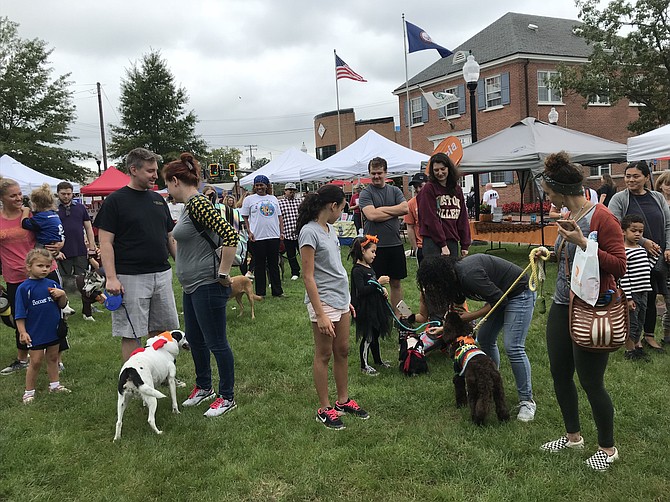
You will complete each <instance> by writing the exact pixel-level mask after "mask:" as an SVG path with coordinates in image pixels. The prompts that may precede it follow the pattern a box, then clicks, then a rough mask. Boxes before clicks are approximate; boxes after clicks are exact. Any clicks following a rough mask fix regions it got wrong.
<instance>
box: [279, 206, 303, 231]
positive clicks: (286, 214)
mask: <svg viewBox="0 0 670 502" xmlns="http://www.w3.org/2000/svg"><path fill="white" fill-rule="evenodd" d="M301 202H302V199H299V198H298V197H293V198H292V199H287V198H286V197H282V198H281V199H279V207H280V208H281V216H282V218H283V219H284V239H286V240H288V241H297V240H298V236H297V235H296V234H295V227H296V223H297V222H298V206H300V203H301Z"/></svg>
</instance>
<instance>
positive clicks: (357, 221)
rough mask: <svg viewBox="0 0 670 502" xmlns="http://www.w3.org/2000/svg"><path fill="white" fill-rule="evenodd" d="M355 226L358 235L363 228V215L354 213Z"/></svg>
mask: <svg viewBox="0 0 670 502" xmlns="http://www.w3.org/2000/svg"><path fill="white" fill-rule="evenodd" d="M354 226H355V227H356V235H358V232H359V231H360V230H361V228H363V222H362V221H361V213H354Z"/></svg>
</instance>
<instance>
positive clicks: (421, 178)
mask: <svg viewBox="0 0 670 502" xmlns="http://www.w3.org/2000/svg"><path fill="white" fill-rule="evenodd" d="M421 183H428V176H426V174H425V173H416V174H415V175H414V176H412V180H411V181H410V182H409V184H410V185H420V184H421Z"/></svg>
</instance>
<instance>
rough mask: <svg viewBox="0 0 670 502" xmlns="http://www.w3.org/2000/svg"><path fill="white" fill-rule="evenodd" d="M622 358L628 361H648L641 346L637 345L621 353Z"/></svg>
mask: <svg viewBox="0 0 670 502" xmlns="http://www.w3.org/2000/svg"><path fill="white" fill-rule="evenodd" d="M623 357H624V359H628V360H629V361H644V362H649V356H647V354H645V352H644V349H642V348H641V347H637V348H635V349H633V350H627V351H626V352H624V354H623Z"/></svg>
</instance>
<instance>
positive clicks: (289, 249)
mask: <svg viewBox="0 0 670 502" xmlns="http://www.w3.org/2000/svg"><path fill="white" fill-rule="evenodd" d="M284 248H285V249H286V258H288V264H289V265H290V266H291V275H292V276H294V275H297V276H300V265H299V264H298V258H297V256H298V253H299V251H298V241H290V240H287V239H284Z"/></svg>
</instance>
